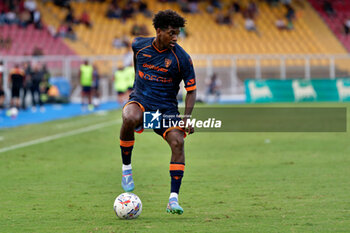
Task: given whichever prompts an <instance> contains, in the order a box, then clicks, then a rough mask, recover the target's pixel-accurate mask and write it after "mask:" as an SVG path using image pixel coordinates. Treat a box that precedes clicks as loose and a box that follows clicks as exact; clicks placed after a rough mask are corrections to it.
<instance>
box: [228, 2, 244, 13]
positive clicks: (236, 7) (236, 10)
mask: <svg viewBox="0 0 350 233" xmlns="http://www.w3.org/2000/svg"><path fill="white" fill-rule="evenodd" d="M241 10H242V7H241V1H235V2H233V3H232V5H231V6H230V11H231V12H232V13H240V12H241Z"/></svg>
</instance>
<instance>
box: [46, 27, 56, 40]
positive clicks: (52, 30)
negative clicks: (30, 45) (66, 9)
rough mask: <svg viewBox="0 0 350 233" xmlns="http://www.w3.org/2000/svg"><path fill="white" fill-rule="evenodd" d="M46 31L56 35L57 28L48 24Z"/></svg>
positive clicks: (53, 35)
mask: <svg viewBox="0 0 350 233" xmlns="http://www.w3.org/2000/svg"><path fill="white" fill-rule="evenodd" d="M47 31H48V32H49V34H50V35H51V36H52V37H57V36H58V35H57V30H56V28H55V27H54V26H53V25H48V26H47Z"/></svg>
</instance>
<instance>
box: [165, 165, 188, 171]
mask: <svg viewBox="0 0 350 233" xmlns="http://www.w3.org/2000/svg"><path fill="white" fill-rule="evenodd" d="M169 170H170V171H175V170H180V171H185V164H170V166H169Z"/></svg>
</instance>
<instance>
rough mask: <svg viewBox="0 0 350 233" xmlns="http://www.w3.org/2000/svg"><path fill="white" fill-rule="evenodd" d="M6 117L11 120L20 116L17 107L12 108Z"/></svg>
mask: <svg viewBox="0 0 350 233" xmlns="http://www.w3.org/2000/svg"><path fill="white" fill-rule="evenodd" d="M6 115H7V116H8V117H11V118H16V117H17V115H18V109H17V108H15V107H12V108H10V109H9V110H8V111H7V112H6Z"/></svg>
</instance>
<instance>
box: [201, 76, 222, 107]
mask: <svg viewBox="0 0 350 233" xmlns="http://www.w3.org/2000/svg"><path fill="white" fill-rule="evenodd" d="M205 83H206V85H207V90H206V93H205V102H209V98H210V96H211V95H214V97H215V100H214V101H215V102H218V101H219V99H220V95H221V90H220V89H221V80H220V79H218V78H217V75H216V74H215V73H214V74H213V75H212V76H211V77H210V78H209V79H207V80H206V81H205Z"/></svg>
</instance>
